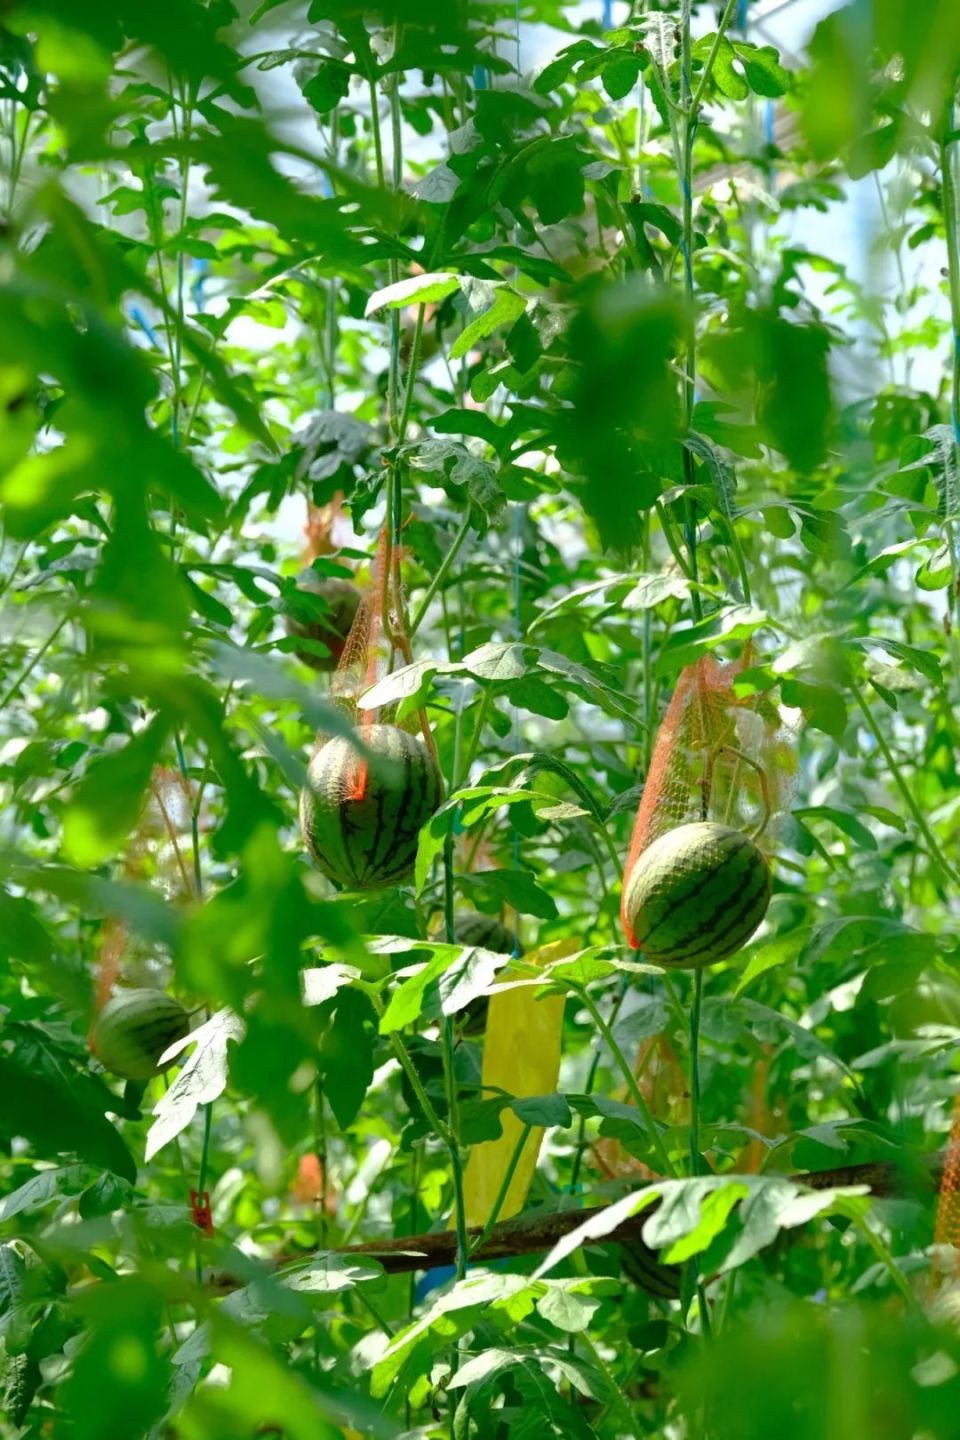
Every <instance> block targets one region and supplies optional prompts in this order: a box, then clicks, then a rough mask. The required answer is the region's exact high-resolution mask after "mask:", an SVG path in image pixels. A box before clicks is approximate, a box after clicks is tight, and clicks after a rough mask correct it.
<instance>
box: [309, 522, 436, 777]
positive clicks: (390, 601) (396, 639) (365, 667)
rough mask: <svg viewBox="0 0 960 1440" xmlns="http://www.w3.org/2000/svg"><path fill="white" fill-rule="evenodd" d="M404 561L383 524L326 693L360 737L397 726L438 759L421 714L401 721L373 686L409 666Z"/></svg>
mask: <svg viewBox="0 0 960 1440" xmlns="http://www.w3.org/2000/svg"><path fill="white" fill-rule="evenodd" d="M403 558H404V551H403V549H402V548H401V547H400V546H399V545H396V544H394V543H393V542H392V541H391V538H390V536H389V534H388V531H387V527H386V526H384V527H383V529H382V530H381V532H380V538H379V541H378V542H377V550H376V555H375V558H374V562H373V571H372V575H371V583H370V586H369V588H368V589H367V590H366V591H365V593H364V596H363V598H362V600H361V602H360V607H359V609H358V610H357V615H356V619H355V620H354V622H353V625H352V626H351V628H350V633H349V635H348V636H347V640H346V644H345V645H344V647H343V654H342V656H341V658H340V663H339V664H338V666H337V669H336V671H335V673H334V676H333V679H332V681H331V684H330V695H331V698H332V699H333V700H334V701H335V702H336V704H337V705H339V706H340V708H341V709H343V710H346V711H347V713H348V714H349V716H350V718H351V719H352V720H353V721H354V723H355V724H356V726H357V728H358V730H359V731H360V735H361V738H364V737H365V736H366V738H369V732H370V730H371V728H372V727H373V726H374V725H378V724H379V725H396V726H398V727H400V728H404V729H407V730H410V731H411V732H413V733H415V734H418V735H419V736H420V738H421V739H422V740H423V743H424V744H425V745H426V747H427V749H428V750H429V752H430V754H431V755H432V756H433V758H434V759H436V755H437V751H436V745H435V744H434V740H433V734H432V732H431V730H430V725H429V722H428V720H427V715H426V711H425V710H422V709H418V710H416V711H415V712H414V713H413V715H412V716H405V717H401V715H400V704H399V702H397V701H392V700H391V701H389V702H387V703H385V704H377V703H376V690H375V687H376V685H377V682H378V681H381V680H383V679H385V678H386V676H388V675H391V674H392V673H393V671H394V670H395V669H397V668H398V667H399V666H401V665H412V664H413V650H412V649H411V646H410V637H409V635H408V633H407V620H406V605H405V602H404V595H403V585H402V581H401V577H400V564H401V561H402V560H403ZM367 692H372V694H371V695H370V697H369V699H373V700H374V703H373V704H372V705H371V704H370V703H369V699H368V696H367ZM361 700H363V704H361ZM361 773H365V768H364V766H363V765H362V764H361V765H358V774H361Z"/></svg>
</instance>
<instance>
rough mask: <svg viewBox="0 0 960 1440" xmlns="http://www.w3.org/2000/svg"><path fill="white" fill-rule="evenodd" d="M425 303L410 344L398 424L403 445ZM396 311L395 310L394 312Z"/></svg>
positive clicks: (420, 340) (398, 434)
mask: <svg viewBox="0 0 960 1440" xmlns="http://www.w3.org/2000/svg"><path fill="white" fill-rule="evenodd" d="M426 308H427V307H426V306H425V305H418V306H417V319H416V324H415V326H414V330H413V343H412V344H411V346H410V359H409V361H408V363H407V385H406V389H405V390H404V393H403V410H402V411H401V413H400V423H399V425H398V426H397V444H398V445H402V444H403V441H404V438H405V436H406V433H407V425H408V424H409V421H410V407H411V405H412V404H413V391H414V387H415V385H416V383H417V370H418V368H419V365H420V346H421V343H422V341H423V318H424V314H425V312H426ZM393 313H394V314H395V313H396V312H395V311H394V312H393Z"/></svg>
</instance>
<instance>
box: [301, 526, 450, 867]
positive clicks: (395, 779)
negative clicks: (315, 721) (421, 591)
mask: <svg viewBox="0 0 960 1440" xmlns="http://www.w3.org/2000/svg"><path fill="white" fill-rule="evenodd" d="M412 658H413V656H412V653H411V650H410V642H409V639H408V636H407V629H406V620H405V615H404V604H403V593H402V590H401V587H400V552H399V550H398V549H397V547H396V546H395V545H393V544H391V542H390V540H389V538H388V536H387V533H386V530H384V532H383V533H382V534H381V537H380V543H379V546H378V548H377V558H376V563H375V566H374V577H373V584H372V585H371V587H370V589H369V590H368V591H367V592H366V594H365V595H364V598H363V601H362V603H361V605H360V608H359V609H358V611H357V616H356V619H355V620H354V623H353V626H352V628H351V630H350V634H349V636H348V637H347V642H346V645H345V646H344V650H343V655H342V658H341V660H340V664H339V666H338V668H337V671H336V674H335V675H334V677H333V681H332V684H331V693H332V695H333V698H334V699H335V701H336V703H337V704H338V705H339V706H340V707H341V709H343V710H344V711H345V713H346V714H347V715H348V716H349V717H350V719H351V721H352V722H353V724H354V733H355V736H356V738H357V740H358V742H359V744H358V745H354V744H351V742H350V740H348V739H346V738H344V737H343V736H333V737H330V736H325V735H319V736H318V737H317V744H316V746H315V748H314V752H313V755H312V757H311V760H310V764H309V767H308V770H307V781H306V784H305V785H304V787H303V790H302V791H301V793H300V829H301V833H302V835H303V842H304V845H305V847H306V849H307V850H308V851H309V853H310V855H311V856H312V858H313V860H314V861H315V863H316V864H317V866H318V868H319V869H320V870H322V871H323V873H324V874H325V875H326V876H327V878H328V879H330V880H332V881H334V882H335V883H336V884H338V885H341V886H343V887H344V888H346V889H349V890H376V889H381V888H383V887H384V886H387V885H394V884H398V883H399V882H401V881H402V880H404V879H405V878H406V877H407V876H408V875H409V873H410V871H411V870H412V869H413V863H414V861H415V859H416V855H417V845H418V843H419V838H420V831H421V830H422V828H423V826H424V825H425V824H426V823H427V821H428V820H429V819H430V817H431V816H432V815H433V813H434V812H435V811H436V809H437V807H438V806H439V805H440V802H441V801H442V799H443V779H442V776H441V773H440V766H439V764H438V762H437V752H436V747H435V745H434V743H433V736H432V734H431V732H430V727H429V725H428V723H427V717H426V714H425V713H424V711H422V710H418V711H417V712H416V713H415V716H414V717H413V720H412V723H409V724H408V723H404V724H400V723H398V721H397V718H396V715H395V713H394V707H393V706H389V707H369V706H367V707H365V708H362V707H361V705H360V700H361V697H362V696H363V694H364V692H365V691H368V690H371V689H372V687H373V686H374V685H375V684H376V683H377V681H378V680H379V679H381V678H382V677H383V676H385V675H388V674H389V673H390V672H391V671H392V670H393V669H394V667H395V666H396V665H397V663H400V664H409V663H410V662H411V660H412Z"/></svg>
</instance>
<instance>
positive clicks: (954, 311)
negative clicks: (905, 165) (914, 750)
mask: <svg viewBox="0 0 960 1440" xmlns="http://www.w3.org/2000/svg"><path fill="white" fill-rule="evenodd" d="M954 99H955V96H954V93H953V92H952V91H951V94H950V96H949V98H948V100H947V102H946V104H945V105H944V110H943V121H942V128H941V135H940V176H941V182H942V187H943V224H944V230H945V232H946V237H947V279H948V281H949V289H950V320H951V325H952V329H953V354H952V357H951V361H952V364H951V370H952V375H951V386H950V423H951V427H952V429H953V468H954V473H955V474H956V473H960V215H958V211H957V182H956V175H955V173H954V166H953V152H952V147H953V143H954V142H953V140H952V139H951V138H950V137H951V136H952V134H953V129H954V109H955V107H954ZM898 255H899V252H898ZM944 482H945V486H946V495H945V504H944V510H945V512H946V513H945V525H946V529H947V532H948V537H949V549H950V559H951V568H952V570H953V576H952V579H953V583H952V585H951V593H952V597H953V602H954V610H955V615H956V618H957V621H958V622H960V591H958V586H957V583H956V582H957V538H956V531H957V512H958V509H960V497H958V496H957V494H956V493H955V486H951V485H950V475H949V473H948V472H947V470H946V467H945V473H944Z"/></svg>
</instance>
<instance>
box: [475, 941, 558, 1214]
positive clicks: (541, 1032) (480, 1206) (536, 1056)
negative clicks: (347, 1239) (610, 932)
mask: <svg viewBox="0 0 960 1440" xmlns="http://www.w3.org/2000/svg"><path fill="white" fill-rule="evenodd" d="M580 948H581V945H580V942H579V941H578V940H558V941H555V942H554V943H553V944H552V945H542V946H541V947H540V949H539V950H533V951H531V952H529V953H528V954H526V955H524V957H523V964H524V965H525V966H528V965H549V964H551V963H552V962H553V961H554V960H563V959H564V958H565V957H566V956H568V955H574V954H575V953H576V952H577V950H578V949H580ZM510 976H511V967H509V966H508V967H507V969H506V970H505V971H504V972H503V977H502V978H503V979H504V980H509V979H510ZM535 994H536V990H535V988H534V987H533V986H525V987H522V988H520V989H516V990H506V991H503V992H498V993H494V994H493V995H491V996H490V1005H489V1008H488V1011H487V1029H486V1036H485V1038H484V1042H483V1069H482V1072H481V1079H482V1083H483V1086H484V1090H483V1094H484V1096H485V1097H489V1096H490V1095H491V1094H495V1093H497V1092H498V1091H506V1093H507V1094H508V1095H512V1096H514V1098H515V1099H521V1098H524V1097H526V1096H530V1095H551V1094H552V1093H553V1092H554V1090H555V1089H556V1087H557V1077H558V1075H559V1073H560V1042H561V1037H562V1032H563V1007H564V998H565V997H564V996H563V995H546V996H544V998H543V999H542V1000H536V999H534V996H535ZM500 1118H501V1123H502V1125H503V1133H502V1134H501V1135H500V1137H499V1139H497V1140H485V1141H483V1143H482V1144H480V1145H475V1146H474V1147H473V1149H472V1150H471V1151H470V1158H469V1160H468V1161H467V1168H466V1170H465V1172H464V1177H463V1189H464V1205H465V1209H466V1214H467V1224H468V1225H485V1224H486V1223H487V1221H488V1219H489V1218H490V1215H491V1212H492V1211H493V1207H494V1205H495V1204H496V1201H497V1196H498V1195H499V1193H500V1186H501V1185H502V1184H503V1179H504V1176H505V1175H506V1173H507V1169H508V1167H509V1165H510V1161H511V1159H512V1158H513V1152H514V1150H515V1149H516V1147H517V1143H518V1141H519V1139H520V1135H521V1133H522V1131H523V1124H522V1123H521V1121H520V1120H518V1119H517V1117H516V1115H514V1113H513V1111H512V1110H504V1111H503V1113H502V1115H501V1117H500ZM542 1141H543V1128H542V1127H541V1126H538V1127H537V1128H536V1129H533V1130H531V1131H530V1134H529V1135H528V1136H527V1139H526V1143H525V1144H524V1147H523V1150H522V1152H521V1154H520V1158H519V1160H518V1161H517V1167H516V1169H515V1170H514V1172H513V1177H512V1179H511V1181H510V1185H509V1187H508V1189H507V1193H506V1196H505V1198H504V1202H503V1204H502V1206H501V1207H500V1212H499V1215H498V1217H497V1218H498V1219H499V1220H508V1219H509V1218H510V1216H511V1215H516V1214H517V1213H518V1212H519V1211H520V1210H522V1209H523V1204H524V1201H525V1200H526V1198H527V1195H528V1194H529V1191H530V1186H531V1184H532V1182H533V1176H534V1172H535V1170H536V1168H537V1158H538V1156H539V1154H540V1145H541V1143H542ZM452 1226H453V1221H452V1220H451V1228H452Z"/></svg>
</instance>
